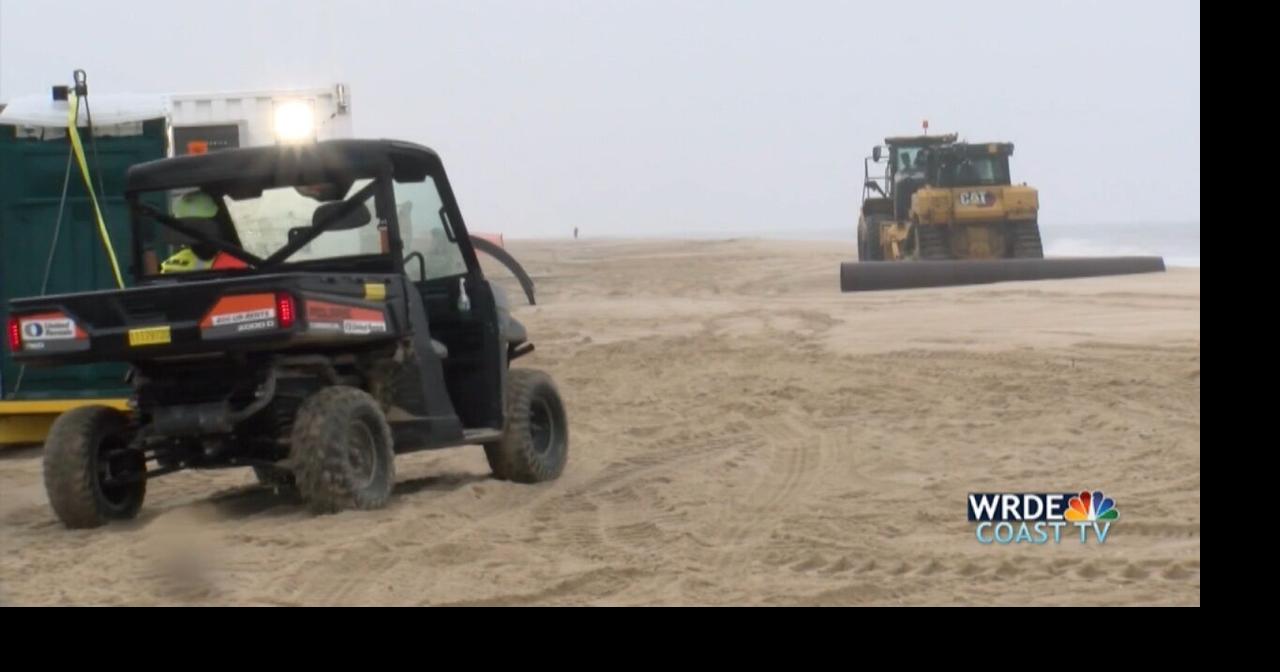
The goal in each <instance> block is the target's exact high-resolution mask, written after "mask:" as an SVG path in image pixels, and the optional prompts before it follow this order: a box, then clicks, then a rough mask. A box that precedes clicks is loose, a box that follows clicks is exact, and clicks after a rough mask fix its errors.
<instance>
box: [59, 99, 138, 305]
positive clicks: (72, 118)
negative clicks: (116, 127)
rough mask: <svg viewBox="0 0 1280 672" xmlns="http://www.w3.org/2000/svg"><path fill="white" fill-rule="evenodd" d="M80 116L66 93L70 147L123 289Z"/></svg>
mask: <svg viewBox="0 0 1280 672" xmlns="http://www.w3.org/2000/svg"><path fill="white" fill-rule="evenodd" d="M79 117H80V101H79V100H78V99H77V98H76V94H75V92H74V91H73V92H71V93H69V94H68V95H67V135H68V136H69V137H70V138H71V149H72V151H74V152H75V154H76V161H77V162H78V163H79V164H80V174H81V175H82V176H84V187H85V189H88V190H89V202H91V203H93V214H94V216H95V217H97V219H98V234H99V235H100V236H101V237H102V245H103V247H106V248H107V259H109V260H110V261H111V272H112V273H114V274H115V276H116V286H118V287H119V288H120V289H124V276H122V275H120V262H118V261H116V251H115V249H114V248H113V247H111V235H110V234H109V233H107V221H106V220H105V219H103V217H102V208H100V207H98V195H97V194H95V193H94V192H93V180H91V179H89V164H88V163H87V162H86V161H85V160H84V145H82V144H80V131H79V130H78V129H77V128H76V123H77V122H78V121H79Z"/></svg>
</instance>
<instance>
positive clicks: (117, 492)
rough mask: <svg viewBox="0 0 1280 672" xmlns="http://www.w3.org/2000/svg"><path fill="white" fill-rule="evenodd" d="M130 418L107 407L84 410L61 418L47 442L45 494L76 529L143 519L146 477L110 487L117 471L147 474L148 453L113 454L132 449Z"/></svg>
mask: <svg viewBox="0 0 1280 672" xmlns="http://www.w3.org/2000/svg"><path fill="white" fill-rule="evenodd" d="M128 425H129V419H128V417H126V416H125V415H124V414H123V413H121V412H120V411H117V410H115V409H114V408H109V407H107V406H81V407H79V408H73V409H71V410H69V411H67V412H66V413H63V414H62V415H60V416H58V419H57V420H55V421H54V422H53V426H52V427H51V428H50V429H49V435H48V437H46V438H45V442H44V489H45V492H46V493H47V494H48V496H49V504H50V505H51V506H52V507H53V512H54V513H56V514H57V515H58V518H59V519H60V520H61V521H62V523H63V524H64V525H66V526H67V527H69V528H71V529H87V528H92V527H99V526H101V525H105V524H106V523H108V522H110V521H112V520H128V519H130V518H133V517H134V516H137V515H138V510H139V509H141V508H142V500H143V499H144V498H145V497H146V494H147V481H146V478H143V479H141V480H138V481H137V482H134V483H125V484H121V485H106V484H104V483H103V480H104V479H105V478H106V477H107V476H108V475H110V474H112V473H113V472H114V473H115V474H117V475H119V474H145V473H146V460H145V459H143V456H142V453H139V452H136V451H134V452H129V453H125V454H123V455H117V456H116V457H114V458H113V459H111V460H110V461H109V462H108V461H107V452H108V451H117V450H125V449H127V448H128V446H129V436H128V434H127V429H128Z"/></svg>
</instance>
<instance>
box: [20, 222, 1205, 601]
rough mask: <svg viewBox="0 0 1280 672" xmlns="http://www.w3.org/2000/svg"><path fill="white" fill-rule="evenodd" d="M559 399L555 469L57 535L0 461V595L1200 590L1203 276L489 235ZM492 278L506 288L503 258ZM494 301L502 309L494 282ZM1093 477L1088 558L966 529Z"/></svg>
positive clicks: (235, 498)
mask: <svg viewBox="0 0 1280 672" xmlns="http://www.w3.org/2000/svg"><path fill="white" fill-rule="evenodd" d="M508 248H509V250H510V251H511V252H513V253H514V254H515V255H516V256H517V257H518V258H519V259H520V260H521V261H522V262H523V263H524V264H525V265H526V267H527V268H528V269H529V271H530V272H531V274H532V275H533V276H534V278H535V281H536V282H537V285H538V291H539V293H540V295H539V298H540V301H539V305H537V306H534V307H522V308H519V309H518V310H517V316H518V317H519V318H520V319H521V320H523V321H524V322H525V324H526V325H527V326H528V327H529V330H530V334H531V337H532V340H533V341H534V342H535V344H536V345H537V351H536V352H535V353H534V354H533V355H531V356H529V357H527V358H526V359H524V360H521V361H520V362H519V364H520V365H523V366H530V367H536V368H541V369H545V370H547V371H548V372H550V373H551V374H552V375H553V376H554V377H555V379H556V380H557V382H558V384H559V387H560V390H561V393H562V394H563V395H564V397H565V399H566V403H567V405H568V412H569V419H570V431H571V448H570V458H569V466H568V468H567V469H566V471H565V473H564V475H563V476H562V477H561V478H560V479H559V480H558V481H555V482H552V483H547V484H543V485H538V486H526V485H515V484H510V483H504V482H498V481H494V480H492V479H490V478H489V473H488V472H489V470H488V467H487V465H486V462H485V459H484V455H483V453H482V451H481V450H480V449H479V448H475V447H469V448H463V449H455V450H451V451H441V452H429V453H418V454H414V455H409V456H405V457H402V458H401V459H400V461H399V463H398V471H399V483H398V486H397V488H396V495H395V497H394V498H393V499H392V502H391V504H390V505H389V507H388V508H386V509H383V510H379V511H371V512H347V513H341V514H337V515H331V516H313V515H311V514H310V513H309V512H307V510H306V509H305V508H304V507H303V506H301V505H300V504H299V503H298V502H297V501H294V500H292V499H290V498H289V497H287V496H283V495H278V494H276V493H274V492H272V491H270V490H268V489H265V488H262V487H259V486H257V485H255V484H254V481H253V476H252V474H251V473H250V472H249V471H248V470H243V469H241V470H231V471H215V472H196V473H191V472H186V473H180V474H176V475H173V476H167V477H164V478H161V479H157V480H156V481H154V482H152V483H150V484H149V486H148V494H147V501H146V504H145V505H144V508H143V511H142V514H141V515H140V516H139V518H138V519H137V520H136V521H132V522H129V523H122V524H117V525H113V526H110V527H107V528H102V529H98V530H92V531H68V530H66V529H64V528H63V527H62V525H61V524H60V523H59V522H58V521H57V520H56V518H55V517H54V514H53V513H52V511H51V510H50V509H49V506H48V503H47V501H46V498H45V494H44V487H43V484H42V481H41V471H40V466H41V464H40V463H41V461H40V451H39V448H19V449H12V450H3V451H0V604H8V605H51V604H52V605H70V604H107V605H110V604H140V605H148V604H184V605H185V604H236V605H460V604H511V605H523V604H551V605H582V604H592V605H650V604H682V605H683V604H689V605H719V604H741V605H808V604H818V605H863V604H890V605H897V604H913V605H919V604H942V605H952V604H996V605H1021V604H1071V605H1077V604H1181V605H1199V603H1200V271H1199V269H1186V268H1174V269H1171V270H1170V271H1169V272H1167V273H1162V274H1151V275H1139V276H1123V277H1111V278H1094V279H1084V280H1065V281H1048V282H1027V283H1009V284H1001V285H987V286H975V287H958V288H947V289H931V290H911V291H899V292H882V293H871V294H865V295H862V294H857V295H855V294H841V293H840V292H839V282H838V279H839V270H838V269H839V263H840V262H841V261H844V260H849V259H853V258H855V257H856V253H855V247H854V245H853V243H852V242H850V243H819V242H803V243H801V242H777V241H763V240H731V241H624V240H616V241H611V240H594V241H593V240H583V241H540V242H521V241H509V242H508ZM487 267H488V268H492V269H494V270H493V273H494V275H495V276H497V277H499V279H500V280H499V281H500V282H501V283H502V284H504V285H506V286H508V287H510V288H512V290H513V291H514V288H515V283H514V282H513V281H510V280H509V279H508V278H507V276H505V275H504V274H503V273H502V272H501V269H500V267H498V266H497V265H496V264H489V265H488V266H487ZM515 296H518V294H513V298H514V297H515ZM1082 488H1088V489H1101V490H1103V491H1105V492H1106V494H1107V496H1109V497H1112V498H1114V499H1115V501H1116V504H1117V508H1118V510H1119V511H1120V518H1119V520H1118V521H1117V522H1116V523H1115V524H1114V525H1113V528H1112V530H1111V533H1110V535H1109V536H1108V538H1107V540H1106V543H1105V544H1101V545H1099V544H1096V543H1089V544H1080V543H1079V542H1078V540H1071V539H1065V540H1064V541H1063V543H1060V544H1052V543H1050V544H1045V545H1032V544H1011V545H984V544H980V543H978V541H977V540H976V538H975V534H974V526H973V524H972V523H969V522H968V521H967V520H966V513H965V501H966V495H967V494H968V493H970V492H1006V491H1007V492H1066V491H1072V490H1079V489H1082Z"/></svg>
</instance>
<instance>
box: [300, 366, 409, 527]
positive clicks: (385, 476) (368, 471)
mask: <svg viewBox="0 0 1280 672" xmlns="http://www.w3.org/2000/svg"><path fill="white" fill-rule="evenodd" d="M290 450H291V461H292V463H293V469H294V474H295V476H296V480H297V484H298V491H299V493H300V494H301V495H302V497H303V498H304V499H305V500H306V501H307V502H308V503H310V505H311V508H312V509H314V510H315V511H317V512H319V513H335V512H338V511H342V510H344V509H364V510H367V509H378V508H381V507H383V506H385V505H386V503H387V500H389V499H390V498H391V488H392V486H393V485H395V481H396V467H395V451H394V450H393V447H392V438H391V426H390V425H388V424H387V419H386V417H385V416H384V415H383V414H382V408H381V407H380V406H379V405H378V402H377V401H375V400H374V399H373V397H371V396H369V394H367V393H365V392H363V391H361V390H357V389H356V388H354V387H344V386H333V387H326V388H324V389H322V390H320V391H319V392H316V393H315V394H313V395H311V396H310V397H308V398H307V400H306V401H304V402H303V403H302V406H301V407H300V408H299V409H298V415H297V418H296V419H295V420H294V423H293V433H292V446H291V448H290Z"/></svg>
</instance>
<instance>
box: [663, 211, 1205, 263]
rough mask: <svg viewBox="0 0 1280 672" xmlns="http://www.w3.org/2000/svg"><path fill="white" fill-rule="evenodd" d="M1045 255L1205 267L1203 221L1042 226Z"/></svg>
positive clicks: (838, 232)
mask: <svg viewBox="0 0 1280 672" xmlns="http://www.w3.org/2000/svg"><path fill="white" fill-rule="evenodd" d="M663 237H688V238H734V237H745V238H768V239H776V240H841V241H854V240H856V239H857V230H856V225H853V226H850V227H848V228H845V229H835V228H823V229H789V230H771V231H754V232H753V231H737V232H719V231H717V232H690V233H688V234H685V235H681V234H677V233H674V232H672V233H668V234H667V235H666V236H663ZM1040 237H1041V239H1042V240H1043V242H1044V251H1045V255H1046V256H1050V257H1114V256H1129V255H1157V256H1161V257H1164V261H1165V264H1166V265H1168V266H1196V267H1198V266H1200V223H1199V222H1188V223H1149V224H1105V225H1104V224H1053V223H1044V222H1042V223H1041V224H1040Z"/></svg>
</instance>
